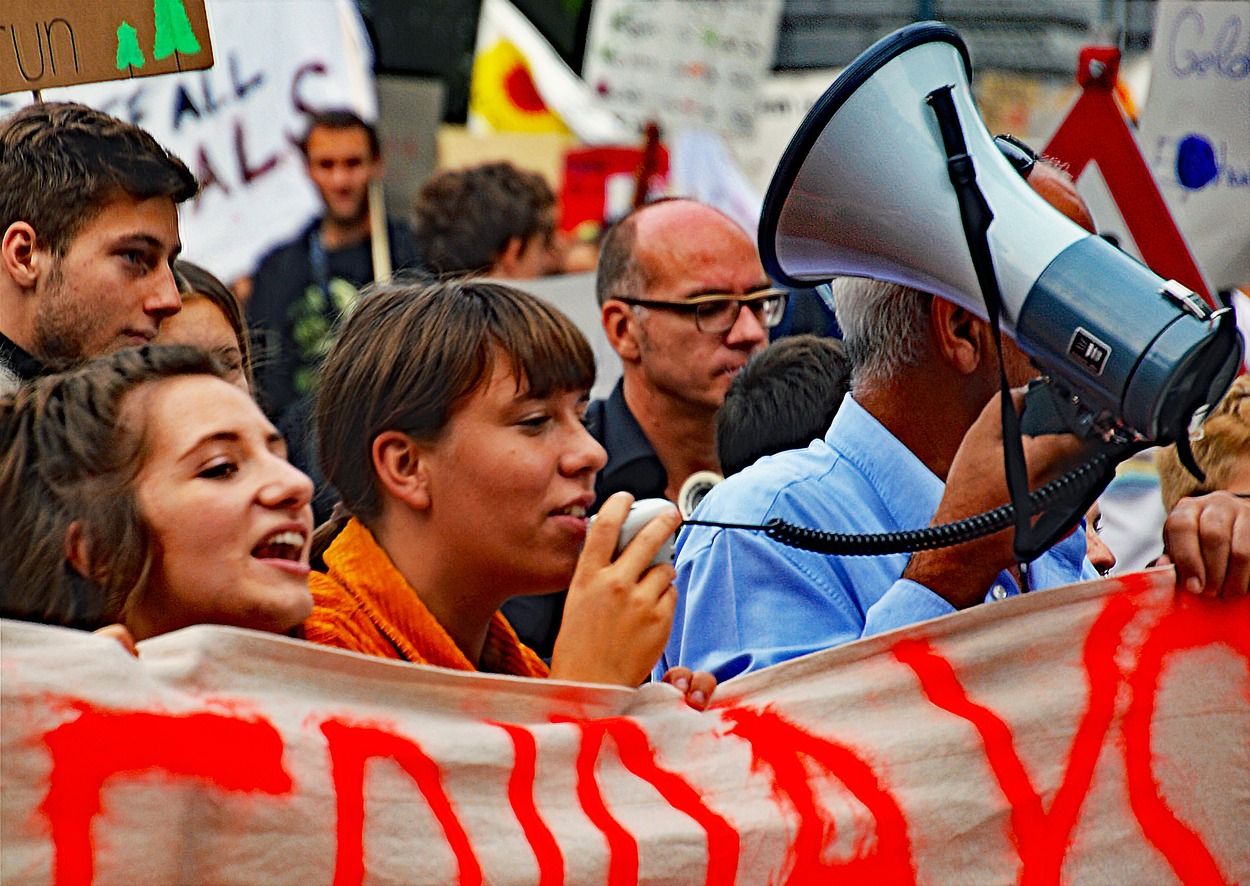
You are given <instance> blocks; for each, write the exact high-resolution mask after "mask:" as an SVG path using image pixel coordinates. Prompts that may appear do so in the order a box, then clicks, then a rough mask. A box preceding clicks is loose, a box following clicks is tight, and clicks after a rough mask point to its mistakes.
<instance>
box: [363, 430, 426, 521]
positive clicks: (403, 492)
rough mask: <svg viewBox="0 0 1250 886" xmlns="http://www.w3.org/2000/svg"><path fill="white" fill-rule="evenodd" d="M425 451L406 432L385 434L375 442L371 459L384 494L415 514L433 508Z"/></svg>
mask: <svg viewBox="0 0 1250 886" xmlns="http://www.w3.org/2000/svg"><path fill="white" fill-rule="evenodd" d="M425 455H426V450H425V449H424V448H423V447H421V446H420V445H418V444H417V442H416V441H415V440H413V439H412V438H411V437H409V436H408V435H407V434H405V433H404V432H403V431H383V432H382V433H380V434H378V435H377V437H375V438H374V440H373V446H372V447H371V451H370V456H371V458H372V459H373V470H374V473H375V474H377V477H378V482H379V483H380V484H381V487H382V491H383V493H384V494H386V495H388V496H390V497H391V498H395V499H398V500H400V501H402V502H404V504H406V505H408V506H409V507H411V508H413V509H414V510H418V511H424V510H427V509H428V508H429V507H430V503H431V495H430V477H429V470H428V468H429V463H428V461H427V460H426V457H425Z"/></svg>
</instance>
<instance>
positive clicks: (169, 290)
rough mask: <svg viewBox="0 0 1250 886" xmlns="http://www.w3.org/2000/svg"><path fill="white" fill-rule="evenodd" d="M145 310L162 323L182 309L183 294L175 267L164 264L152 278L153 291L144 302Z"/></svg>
mask: <svg viewBox="0 0 1250 886" xmlns="http://www.w3.org/2000/svg"><path fill="white" fill-rule="evenodd" d="M143 310H144V312H145V313H146V314H147V315H148V316H149V317H152V318H153V319H155V320H156V322H157V324H160V323H161V322H162V321H163V320H165V319H166V318H168V317H172V316H173V315H174V314H176V313H178V312H179V311H181V310H182V295H181V294H180V293H179V292H178V283H177V281H176V280H175V279H174V269H173V268H171V267H170V266H169V265H167V264H166V265H163V266H162V268H161V270H159V271H157V272H156V273H155V274H154V275H153V278H152V291H151V292H150V293H149V294H148V297H147V298H146V299H145V300H144V303H143Z"/></svg>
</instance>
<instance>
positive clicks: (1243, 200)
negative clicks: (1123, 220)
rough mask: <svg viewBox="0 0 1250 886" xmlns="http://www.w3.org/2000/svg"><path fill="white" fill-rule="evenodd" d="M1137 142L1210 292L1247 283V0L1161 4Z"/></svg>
mask: <svg viewBox="0 0 1250 886" xmlns="http://www.w3.org/2000/svg"><path fill="white" fill-rule="evenodd" d="M1156 16H1157V17H1156V22H1155V33H1154V46H1153V49H1152V52H1151V66H1150V92H1149V93H1148V95H1147V97H1146V105H1145V107H1144V108H1143V109H1142V113H1141V130H1140V133H1139V135H1138V141H1139V142H1140V143H1141V146H1142V153H1143V155H1144V156H1145V158H1146V162H1147V163H1148V164H1149V165H1150V169H1151V172H1153V173H1154V177H1155V180H1156V181H1157V182H1158V183H1159V189H1160V191H1161V192H1162V193H1163V198H1164V200H1166V201H1167V204H1168V208H1169V209H1170V210H1171V211H1172V217H1173V218H1174V219H1175V220H1176V224H1177V226H1178V227H1179V228H1180V229H1181V230H1182V231H1183V232H1184V234H1185V238H1186V239H1187V240H1188V241H1189V244H1190V248H1191V249H1192V250H1193V253H1194V257H1195V258H1196V259H1197V261H1198V264H1199V266H1200V267H1201V268H1202V271H1203V273H1204V274H1205V275H1206V277H1207V279H1208V280H1210V282H1211V285H1212V286H1214V287H1215V288H1216V289H1230V288H1232V287H1236V286H1244V285H1245V284H1246V283H1248V282H1250V0H1162V2H1160V3H1159V8H1158V12H1157V14H1156Z"/></svg>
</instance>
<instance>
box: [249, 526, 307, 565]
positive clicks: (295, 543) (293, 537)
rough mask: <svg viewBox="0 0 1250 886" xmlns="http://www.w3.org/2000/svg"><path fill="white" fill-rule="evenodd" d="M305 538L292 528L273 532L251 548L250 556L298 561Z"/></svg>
mask: <svg viewBox="0 0 1250 886" xmlns="http://www.w3.org/2000/svg"><path fill="white" fill-rule="evenodd" d="M306 540H307V539H306V537H305V536H304V534H303V533H301V532H295V531H294V530H290V529H287V530H284V531H282V532H275V533H273V534H272V535H269V536H266V537H265V539H264V540H263V541H262V542H261V543H260V544H258V545H257V546H256V547H254V548H252V556H253V557H256V558H257V559H260V560H291V561H293V562H296V563H298V562H300V560H301V559H302V558H303V555H304V542H305V541H306Z"/></svg>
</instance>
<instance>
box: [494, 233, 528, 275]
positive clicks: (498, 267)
mask: <svg viewBox="0 0 1250 886" xmlns="http://www.w3.org/2000/svg"><path fill="white" fill-rule="evenodd" d="M525 246H526V243H525V240H524V239H523V238H521V237H509V238H508V242H507V243H505V244H504V245H503V249H501V250H500V251H499V255H498V257H497V258H496V259H495V263H494V264H493V265H492V266H491V269H490V273H491V276H492V277H503V278H504V279H514V278H515V277H516V275H517V270H518V268H519V267H520V264H521V258H522V257H523V256H524V255H525Z"/></svg>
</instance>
